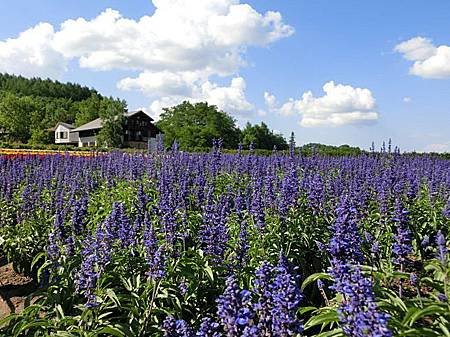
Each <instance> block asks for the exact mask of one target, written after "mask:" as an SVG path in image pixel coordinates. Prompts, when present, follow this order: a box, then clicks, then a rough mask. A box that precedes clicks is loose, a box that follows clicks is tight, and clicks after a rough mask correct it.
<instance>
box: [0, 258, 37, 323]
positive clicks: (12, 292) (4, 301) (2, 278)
mask: <svg viewBox="0 0 450 337" xmlns="http://www.w3.org/2000/svg"><path fill="white" fill-rule="evenodd" d="M35 288H36V285H35V283H34V282H33V280H32V279H31V278H30V277H27V276H24V275H21V274H18V273H16V272H15V271H14V268H13V266H12V263H7V261H6V260H5V259H4V258H1V257H0V319H1V318H3V317H5V316H6V315H8V314H10V313H18V312H20V311H21V310H23V308H24V306H25V305H26V304H28V303H27V301H29V298H28V295H29V294H30V293H32V292H33V290H34V289H35Z"/></svg>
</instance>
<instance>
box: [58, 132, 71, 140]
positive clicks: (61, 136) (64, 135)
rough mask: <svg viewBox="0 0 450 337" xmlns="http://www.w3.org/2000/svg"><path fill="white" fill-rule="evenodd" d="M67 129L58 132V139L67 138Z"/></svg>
mask: <svg viewBox="0 0 450 337" xmlns="http://www.w3.org/2000/svg"><path fill="white" fill-rule="evenodd" d="M67 134H68V132H67V131H61V132H58V133H57V134H56V138H57V139H67Z"/></svg>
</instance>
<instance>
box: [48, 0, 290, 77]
mask: <svg viewBox="0 0 450 337" xmlns="http://www.w3.org/2000/svg"><path fill="white" fill-rule="evenodd" d="M153 4H154V5H155V7H156V10H155V12H154V14H153V15H151V16H143V17H141V18H140V19H139V20H138V21H135V20H131V19H127V18H124V17H123V16H122V15H121V14H120V13H119V12H118V11H115V10H112V9H107V10H106V11H104V12H103V13H101V14H100V15H99V16H98V17H96V18H94V19H93V20H86V19H84V18H79V19H76V20H68V21H66V22H64V23H63V24H62V26H61V30H60V31H59V32H57V33H56V34H55V40H54V42H55V43H54V45H55V48H56V49H57V50H59V51H60V52H61V53H63V54H64V56H66V57H69V58H72V57H74V58H79V60H80V65H81V66H82V67H86V68H92V69H96V70H109V69H133V70H151V71H177V72H178V71H203V72H205V73H214V74H230V73H233V72H235V71H236V70H237V69H238V68H239V67H240V66H241V65H242V64H244V60H243V58H242V53H243V48H245V47H246V46H250V45H266V44H268V43H271V42H273V41H276V40H278V39H280V38H283V37H286V36H289V35H291V34H292V33H293V28H291V27H290V26H288V25H285V24H284V23H283V22H282V18H281V15H280V14H279V13H276V12H267V13H265V14H264V15H263V14H260V13H258V12H257V11H255V10H254V9H253V8H252V7H250V6H249V5H247V4H240V3H239V2H238V1H235V0H196V1H189V0H164V1H161V0H158V1H157V0H154V1H153Z"/></svg>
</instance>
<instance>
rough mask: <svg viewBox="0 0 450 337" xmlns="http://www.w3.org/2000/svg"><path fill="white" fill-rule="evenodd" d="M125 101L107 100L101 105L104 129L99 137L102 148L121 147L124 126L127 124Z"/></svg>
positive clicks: (100, 113)
mask: <svg viewBox="0 0 450 337" xmlns="http://www.w3.org/2000/svg"><path fill="white" fill-rule="evenodd" d="M126 107H127V105H126V103H125V101H121V100H118V99H117V100H114V99H112V98H110V99H105V100H103V101H102V103H101V109H100V112H99V115H100V118H101V119H102V128H101V130H100V132H99V134H98V136H97V142H98V144H99V145H100V146H105V147H113V148H114V147H120V146H121V145H122V141H123V125H124V122H125V116H124V111H125V109H126Z"/></svg>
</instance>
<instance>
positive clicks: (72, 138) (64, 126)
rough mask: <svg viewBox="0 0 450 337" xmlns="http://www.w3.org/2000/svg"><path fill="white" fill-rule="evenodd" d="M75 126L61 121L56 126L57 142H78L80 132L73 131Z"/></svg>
mask: <svg viewBox="0 0 450 337" xmlns="http://www.w3.org/2000/svg"><path fill="white" fill-rule="evenodd" d="M73 129H75V126H74V125H72V124H68V123H63V122H59V123H58V124H56V126H55V143H56V144H77V143H78V138H79V137H78V132H72V130H73Z"/></svg>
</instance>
